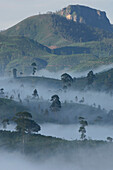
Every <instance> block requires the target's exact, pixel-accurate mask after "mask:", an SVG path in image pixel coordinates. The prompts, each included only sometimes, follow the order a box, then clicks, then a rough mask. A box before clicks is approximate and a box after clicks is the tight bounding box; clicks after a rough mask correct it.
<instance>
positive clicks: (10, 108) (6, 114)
mask: <svg viewBox="0 0 113 170" xmlns="http://www.w3.org/2000/svg"><path fill="white" fill-rule="evenodd" d="M0 108H1V109H0V122H1V121H2V120H3V119H6V118H8V119H12V118H13V117H14V115H15V113H17V112H20V111H23V110H27V108H26V107H25V106H23V105H22V104H21V103H18V102H16V101H13V100H10V99H4V98H0Z"/></svg>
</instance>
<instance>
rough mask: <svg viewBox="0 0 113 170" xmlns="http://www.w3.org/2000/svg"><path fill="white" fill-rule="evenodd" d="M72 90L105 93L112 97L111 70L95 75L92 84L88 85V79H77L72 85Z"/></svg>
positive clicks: (112, 80)
mask: <svg viewBox="0 0 113 170" xmlns="http://www.w3.org/2000/svg"><path fill="white" fill-rule="evenodd" d="M73 88H74V89H79V90H98V91H107V92H110V94H111V95H112V91H113V69H110V70H108V71H104V72H101V73H97V74H95V78H94V81H93V83H91V84H88V78H87V77H82V78H77V79H76V80H75V81H74V83H73Z"/></svg>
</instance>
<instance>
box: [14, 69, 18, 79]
mask: <svg viewBox="0 0 113 170" xmlns="http://www.w3.org/2000/svg"><path fill="white" fill-rule="evenodd" d="M13 77H14V78H16V77H17V69H16V68H14V69H13Z"/></svg>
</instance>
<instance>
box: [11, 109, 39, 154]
mask: <svg viewBox="0 0 113 170" xmlns="http://www.w3.org/2000/svg"><path fill="white" fill-rule="evenodd" d="M13 119H14V122H15V123H16V131H17V132H19V133H21V134H22V144H23V153H24V143H25V133H28V134H31V132H37V133H38V131H40V130H41V127H40V126H39V125H38V124H37V123H36V122H35V121H34V120H32V115H31V113H29V112H18V113H16V115H15V117H14V118H13Z"/></svg>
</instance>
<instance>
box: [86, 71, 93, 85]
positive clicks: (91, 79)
mask: <svg viewBox="0 0 113 170" xmlns="http://www.w3.org/2000/svg"><path fill="white" fill-rule="evenodd" d="M94 79H95V75H94V74H93V71H89V73H88V74H87V81H88V85H90V84H92V83H93V82H94Z"/></svg>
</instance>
